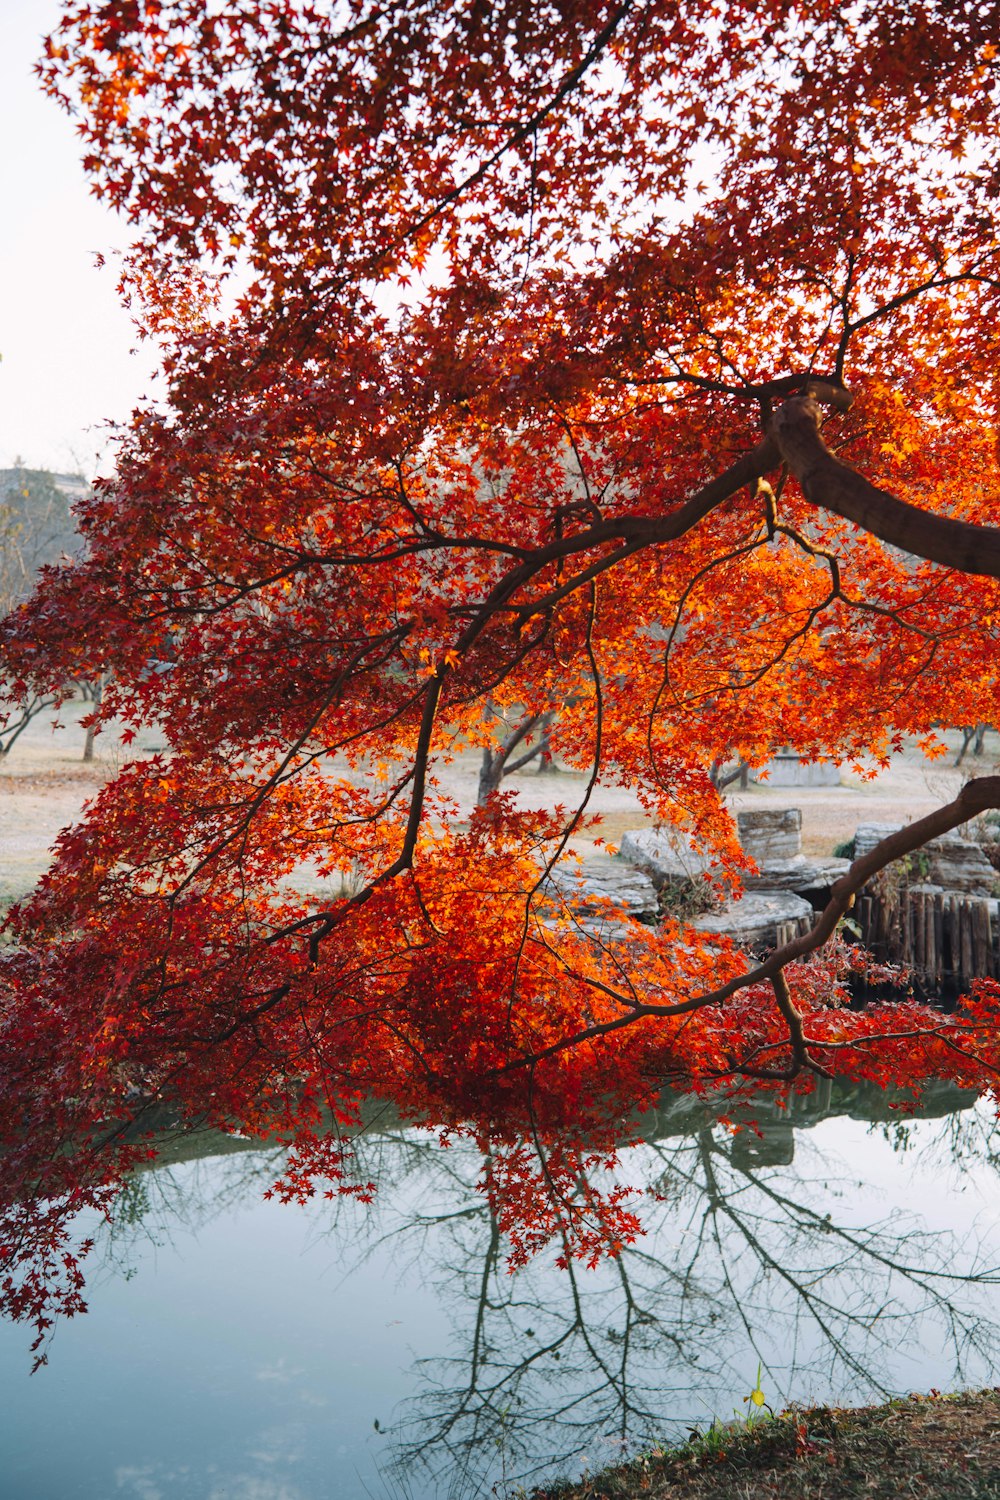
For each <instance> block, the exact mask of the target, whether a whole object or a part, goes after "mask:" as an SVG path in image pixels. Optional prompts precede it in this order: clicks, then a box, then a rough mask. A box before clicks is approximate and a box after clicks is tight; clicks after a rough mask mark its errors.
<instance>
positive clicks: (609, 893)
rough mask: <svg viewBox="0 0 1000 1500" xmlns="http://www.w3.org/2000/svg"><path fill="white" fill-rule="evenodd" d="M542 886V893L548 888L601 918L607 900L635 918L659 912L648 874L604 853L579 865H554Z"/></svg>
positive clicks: (650, 919)
mask: <svg viewBox="0 0 1000 1500" xmlns="http://www.w3.org/2000/svg"><path fill="white" fill-rule="evenodd" d="M545 887H547V888H548V890H547V892H546V894H548V893H549V892H551V893H552V894H554V895H555V896H557V897H558V898H560V899H561V900H563V901H565V902H566V904H567V905H568V906H571V907H572V908H573V910H574V911H576V912H579V913H581V914H586V915H591V914H594V913H596V914H598V915H599V916H601V917H602V918H604V917H605V915H606V913H607V911H608V903H609V902H614V904H615V905H616V906H617V907H620V908H622V909H623V910H624V911H625V912H626V913H627V914H628V915H629V916H630V917H634V918H635V920H636V921H637V922H647V923H653V922H655V921H656V919H657V916H658V914H659V901H658V898H657V894H656V887H655V886H654V885H653V882H652V881H651V880H650V879H649V877H648V876H647V875H644V874H642V872H641V871H640V870H633V869H632V868H631V867H630V866H629V865H627V864H624V863H623V862H622V861H621V860H619V859H611V858H610V857H609V856H608V855H606V854H601V855H597V856H596V857H595V858H593V859H588V860H587V861H586V862H585V863H584V864H582V865H557V866H556V867H555V869H554V870H553V871H552V873H551V874H550V875H549V876H548V878H547V880H546V882H545ZM543 889H544V888H543ZM612 920H613V919H612Z"/></svg>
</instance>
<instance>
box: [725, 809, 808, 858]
mask: <svg viewBox="0 0 1000 1500" xmlns="http://www.w3.org/2000/svg"><path fill="white" fill-rule="evenodd" d="M736 826H737V829H738V831H739V836H740V843H741V844H742V845H743V848H744V851H745V852H746V853H747V854H749V855H750V858H751V859H753V860H755V861H756V862H757V864H758V865H762V866H763V865H773V864H780V863H783V862H784V861H785V860H789V859H796V858H797V857H798V856H799V855H800V854H801V853H802V809H801V808H799V807H753V808H744V809H743V810H742V811H741V812H738V813H737V814H736Z"/></svg>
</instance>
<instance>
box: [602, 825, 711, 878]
mask: <svg viewBox="0 0 1000 1500" xmlns="http://www.w3.org/2000/svg"><path fill="white" fill-rule="evenodd" d="M618 858H619V859H620V860H622V861H624V862H625V863H626V864H630V865H634V866H635V867H636V869H639V870H643V871H644V872H645V873H646V874H647V875H648V876H649V878H650V879H651V880H652V882H653V884H654V885H655V886H657V887H662V886H665V885H667V884H670V883H673V882H676V881H679V880H691V881H696V880H699V879H700V877H701V876H703V875H705V874H707V873H708V872H709V871H710V870H711V869H712V859H711V855H708V854H703V853H700V852H699V851H698V850H696V849H693V848H692V847H691V845H690V843H689V842H688V841H687V839H686V838H685V837H684V835H683V834H682V833H679V832H678V831H677V830H676V829H671V830H667V829H664V828H630V829H629V831H628V832H627V833H623V834H622V838H621V843H620V844H619V846H618Z"/></svg>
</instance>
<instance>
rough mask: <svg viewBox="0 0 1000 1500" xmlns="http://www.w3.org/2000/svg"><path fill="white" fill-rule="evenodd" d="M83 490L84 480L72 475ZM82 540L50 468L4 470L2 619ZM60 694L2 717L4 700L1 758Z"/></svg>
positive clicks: (12, 706)
mask: <svg viewBox="0 0 1000 1500" xmlns="http://www.w3.org/2000/svg"><path fill="white" fill-rule="evenodd" d="M71 483H74V484H78V485H79V487H80V488H81V489H82V488H83V480H82V478H79V477H78V476H75V475H74V476H71ZM79 544H80V535H79V532H78V531H77V529H76V526H75V523H74V521H73V517H72V515H71V512H70V502H69V499H68V497H67V494H66V490H65V488H64V487H61V486H60V484H59V483H58V482H57V480H56V478H55V476H54V475H53V474H51V473H50V472H49V471H48V470H47V469H28V468H25V466H24V465H23V464H22V463H21V462H20V461H19V460H18V461H17V462H16V463H15V466H14V467H13V468H12V469H5V470H2V471H0V619H2V618H3V617H4V616H6V615H9V614H10V612H11V611H12V610H13V609H14V608H15V606H16V605H18V604H19V603H21V602H22V601H23V600H25V599H27V598H28V597H29V596H30V594H31V591H32V589H33V588H34V587H35V586H36V584H37V582H38V579H39V576H40V574H41V572H42V569H43V568H45V567H51V566H54V565H55V564H57V563H58V562H59V561H60V560H62V559H64V558H65V557H66V556H68V555H72V553H74V552H75V551H76V550H77V549H78V547H79ZM65 695H66V694H65V691H64V690H63V689H62V688H60V689H55V690H51V691H44V692H32V693H29V694H28V695H27V696H26V697H21V698H20V699H18V700H17V701H16V702H14V703H9V704H8V708H7V714H6V717H3V703H2V695H0V758H2V757H4V756H6V755H8V754H9V753H10V751H11V749H12V748H13V746H14V744H15V743H16V741H17V740H18V739H19V738H20V736H21V735H22V734H23V733H24V731H25V730H26V729H27V727H28V725H29V724H30V723H31V722H32V720H33V719H35V718H37V716H38V715H39V714H41V713H44V712H45V711H46V710H47V709H51V708H54V707H55V706H56V704H57V703H58V702H59V701H60V700H61V699H62V698H63V697H65Z"/></svg>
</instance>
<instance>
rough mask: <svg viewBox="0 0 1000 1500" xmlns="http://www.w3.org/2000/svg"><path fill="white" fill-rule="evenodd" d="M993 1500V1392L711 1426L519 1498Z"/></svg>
mask: <svg viewBox="0 0 1000 1500" xmlns="http://www.w3.org/2000/svg"><path fill="white" fill-rule="evenodd" d="M640 1497H642V1500H1000V1391H996V1390H986V1391H975V1392H966V1393H963V1394H961V1395H956V1396H938V1395H937V1393H934V1395H933V1396H930V1397H926V1396H911V1397H910V1398H909V1400H906V1401H892V1402H889V1403H888V1404H887V1405H886V1406H869V1407H862V1408H860V1409H858V1410H855V1411H831V1410H830V1409H829V1408H826V1407H822V1408H820V1409H818V1410H816V1411H800V1412H790V1413H787V1414H785V1415H783V1416H781V1417H780V1418H778V1420H776V1421H771V1422H759V1423H757V1424H756V1425H755V1426H754V1427H753V1428H752V1429H750V1430H747V1429H743V1428H738V1429H736V1430H733V1429H729V1430H726V1429H715V1430H714V1431H712V1432H710V1433H708V1434H706V1435H703V1436H702V1437H701V1438H699V1439H695V1441H694V1442H692V1443H691V1444H689V1445H686V1446H685V1447H684V1448H681V1449H673V1450H667V1451H663V1452H659V1453H655V1454H650V1455H648V1456H646V1457H645V1458H642V1459H638V1460H636V1461H635V1462H634V1463H630V1464H626V1465H623V1466H622V1467H621V1468H618V1469H610V1470H607V1471H606V1472H605V1473H603V1474H596V1475H594V1476H592V1477H591V1478H588V1479H584V1480H582V1481H580V1482H579V1483H576V1484H567V1485H556V1486H554V1487H552V1488H543V1489H540V1490H534V1491H532V1492H531V1495H530V1496H528V1497H525V1500H640Z"/></svg>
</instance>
